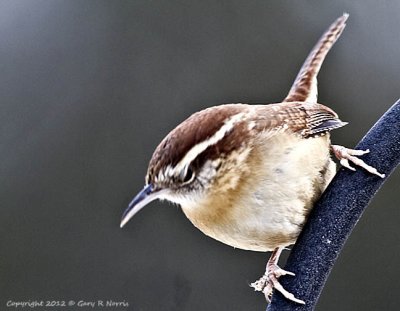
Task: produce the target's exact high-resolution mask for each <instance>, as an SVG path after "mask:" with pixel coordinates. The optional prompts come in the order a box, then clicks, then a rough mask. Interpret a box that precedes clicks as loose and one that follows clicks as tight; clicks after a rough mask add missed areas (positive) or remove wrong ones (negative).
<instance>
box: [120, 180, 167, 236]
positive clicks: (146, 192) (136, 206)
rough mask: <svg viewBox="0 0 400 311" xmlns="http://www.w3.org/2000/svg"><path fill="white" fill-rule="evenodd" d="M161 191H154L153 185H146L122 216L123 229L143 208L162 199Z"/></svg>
mask: <svg viewBox="0 0 400 311" xmlns="http://www.w3.org/2000/svg"><path fill="white" fill-rule="evenodd" d="M160 194H161V191H157V190H154V187H153V185H152V184H149V185H146V186H145V187H144V188H143V190H142V191H140V192H139V193H138V194H137V195H136V196H135V197H134V198H133V200H132V201H131V203H129V206H128V208H127V209H126V210H125V211H124V213H123V214H122V219H121V225H120V226H121V228H122V227H123V226H125V224H126V223H127V222H128V221H129V219H131V218H132V217H133V216H134V215H135V214H136V213H137V212H139V211H140V210H141V209H142V208H143V207H145V206H146V205H147V204H149V203H150V202H151V201H154V200H156V199H158V198H159V197H160Z"/></svg>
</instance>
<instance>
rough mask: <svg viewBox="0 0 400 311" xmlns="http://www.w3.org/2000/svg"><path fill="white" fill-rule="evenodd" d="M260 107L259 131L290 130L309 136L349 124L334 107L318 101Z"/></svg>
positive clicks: (274, 132) (258, 117) (273, 133)
mask: <svg viewBox="0 0 400 311" xmlns="http://www.w3.org/2000/svg"><path fill="white" fill-rule="evenodd" d="M258 109H259V111H258V113H257V117H256V119H257V122H256V124H257V127H258V131H263V130H264V131H265V130H266V131H268V132H270V133H271V135H275V134H277V133H279V132H280V131H281V130H290V131H292V132H294V133H297V134H300V135H301V136H303V137H305V138H308V137H313V136H316V135H321V134H324V133H327V132H329V131H331V130H334V129H336V128H339V127H342V126H345V125H346V124H347V123H346V122H342V121H341V120H340V119H339V117H338V115H337V114H336V113H335V112H334V111H333V110H332V109H330V108H328V107H326V106H324V105H321V104H317V103H306V102H289V103H279V104H271V105H266V106H259V108H258Z"/></svg>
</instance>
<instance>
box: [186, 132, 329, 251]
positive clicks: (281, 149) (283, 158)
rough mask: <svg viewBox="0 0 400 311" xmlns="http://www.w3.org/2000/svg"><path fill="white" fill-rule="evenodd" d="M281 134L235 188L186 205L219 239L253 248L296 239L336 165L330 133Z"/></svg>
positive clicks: (197, 222)
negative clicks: (314, 135)
mask: <svg viewBox="0 0 400 311" xmlns="http://www.w3.org/2000/svg"><path fill="white" fill-rule="evenodd" d="M278 139H282V141H274V142H272V144H268V146H266V147H268V148H265V149H260V150H258V152H260V153H261V154H260V155H259V156H260V158H258V160H257V157H256V158H255V159H256V160H254V161H258V162H257V163H256V165H254V164H253V165H251V167H253V168H254V169H253V170H252V171H251V172H250V174H248V176H246V178H244V179H243V180H242V184H241V185H240V187H239V188H240V189H239V188H238V189H235V191H234V192H233V194H232V193H225V194H222V193H216V194H215V197H213V198H212V200H208V201H206V202H204V203H203V204H200V205H196V206H187V207H185V206H182V207H183V211H184V212H185V214H186V216H187V217H188V218H189V219H190V220H191V221H192V223H193V224H194V225H195V226H196V227H198V228H199V229H200V230H201V231H203V232H204V233H205V234H206V235H208V236H210V237H212V238H214V239H216V240H218V241H221V242H223V243H225V244H228V245H230V246H233V247H236V248H240V249H245V250H252V251H270V250H273V249H274V248H276V247H278V246H287V245H290V244H293V243H294V242H295V241H296V239H297V236H298V235H299V233H300V231H301V229H302V226H303V224H304V222H305V220H306V217H307V215H308V212H309V211H310V209H311V208H312V206H313V204H314V203H315V201H316V200H317V199H318V198H319V196H320V194H321V193H322V191H323V190H324V189H325V187H326V186H327V184H328V183H329V182H330V180H331V178H332V177H333V175H334V172H335V165H334V163H333V162H332V160H330V156H329V139H327V138H322V137H320V138H311V139H303V140H299V141H298V142H296V141H295V142H293V141H289V142H288V139H287V138H285V137H278ZM290 139H292V140H293V139H296V137H290ZM286 143H287V147H285V146H286ZM321 144H322V147H321ZM265 157H267V158H268V159H269V160H268V161H267V162H265V161H263V158H265Z"/></svg>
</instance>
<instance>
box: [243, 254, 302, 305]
mask: <svg viewBox="0 0 400 311" xmlns="http://www.w3.org/2000/svg"><path fill="white" fill-rule="evenodd" d="M283 249H284V248H283V247H277V248H275V249H274V251H273V252H272V254H271V257H270V258H269V260H268V262H267V267H266V269H265V273H264V275H263V276H262V277H261V278H260V279H259V280H257V281H255V282H254V283H252V284H250V286H251V287H253V288H254V290H256V291H259V292H263V293H264V295H265V298H266V299H267V301H268V302H271V296H272V290H273V289H274V288H275V289H276V290H277V291H279V292H281V294H282V295H283V296H285V298H287V299H289V300H291V301H294V302H297V303H300V304H305V302H304V301H303V300H300V299H297V298H296V297H294V295H293V294H292V293H289V292H288V291H287V290H286V289H284V288H283V286H282V285H281V284H280V283H279V281H278V278H279V277H280V276H282V275H286V274H287V275H293V276H294V273H293V272H289V271H286V270H283V269H281V268H280V267H279V266H278V260H279V257H280V255H281V253H282V250H283Z"/></svg>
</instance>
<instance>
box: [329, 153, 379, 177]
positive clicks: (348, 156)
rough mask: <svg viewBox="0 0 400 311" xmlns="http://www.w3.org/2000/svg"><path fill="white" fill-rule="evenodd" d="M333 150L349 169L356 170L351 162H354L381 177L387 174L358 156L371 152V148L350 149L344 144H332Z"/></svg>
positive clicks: (342, 163) (341, 162)
mask: <svg viewBox="0 0 400 311" xmlns="http://www.w3.org/2000/svg"><path fill="white" fill-rule="evenodd" d="M331 147H332V151H333V153H334V154H335V156H336V158H337V159H338V160H339V161H340V164H341V165H342V166H344V167H346V168H348V169H349V170H352V171H355V170H356V169H355V168H354V167H352V166H351V165H350V163H349V161H350V162H352V163H353V164H355V165H357V166H359V167H362V168H363V169H365V170H366V171H367V172H370V173H371V174H375V175H377V176H379V177H381V178H384V177H385V174H381V173H379V172H378V171H377V169H376V168H375V167H372V166H370V165H368V164H367V163H365V162H364V161H363V160H361V159H359V158H357V156H361V155H363V154H366V153H369V149H367V150H354V149H349V148H345V147H342V146H338V145H331Z"/></svg>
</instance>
